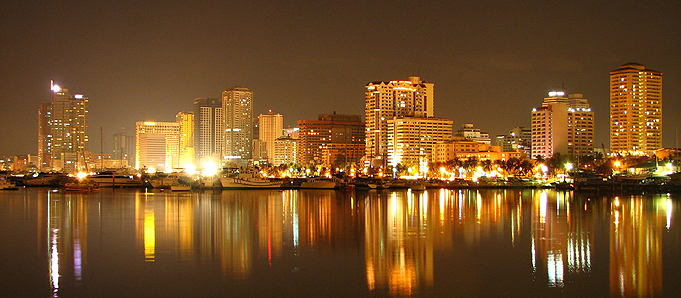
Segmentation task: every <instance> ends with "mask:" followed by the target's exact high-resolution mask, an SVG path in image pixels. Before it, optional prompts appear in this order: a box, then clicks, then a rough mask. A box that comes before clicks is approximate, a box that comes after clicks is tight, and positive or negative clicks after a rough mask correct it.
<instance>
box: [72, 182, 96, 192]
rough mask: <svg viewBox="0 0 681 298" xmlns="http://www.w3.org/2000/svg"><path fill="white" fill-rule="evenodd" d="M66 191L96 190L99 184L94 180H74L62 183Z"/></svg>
mask: <svg viewBox="0 0 681 298" xmlns="http://www.w3.org/2000/svg"><path fill="white" fill-rule="evenodd" d="M64 190H66V191H96V190H99V185H98V184H97V182H94V181H76V182H69V183H66V184H64Z"/></svg>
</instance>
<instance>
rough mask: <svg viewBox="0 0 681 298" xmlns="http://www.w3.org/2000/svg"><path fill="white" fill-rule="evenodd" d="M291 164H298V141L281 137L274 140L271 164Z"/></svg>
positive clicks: (288, 137)
mask: <svg viewBox="0 0 681 298" xmlns="http://www.w3.org/2000/svg"><path fill="white" fill-rule="evenodd" d="M292 163H298V139H294V138H292V137H290V136H283V137H280V138H277V139H276V140H274V162H273V163H272V164H273V165H275V166H278V165H281V164H292Z"/></svg>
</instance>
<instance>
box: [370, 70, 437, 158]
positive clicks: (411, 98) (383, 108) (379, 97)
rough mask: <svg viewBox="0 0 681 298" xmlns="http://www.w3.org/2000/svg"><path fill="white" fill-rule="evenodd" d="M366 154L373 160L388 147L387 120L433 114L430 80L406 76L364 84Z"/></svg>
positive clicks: (384, 152) (431, 115) (383, 154)
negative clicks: (405, 77)
mask: <svg viewBox="0 0 681 298" xmlns="http://www.w3.org/2000/svg"><path fill="white" fill-rule="evenodd" d="M365 87H366V93H365V95H366V96H365V99H366V107H365V117H366V131H365V133H366V153H365V154H366V157H367V159H369V160H374V159H376V158H379V157H381V156H385V155H386V154H387V150H388V133H389V130H388V120H390V119H393V118H394V117H402V116H405V117H433V116H434V110H433V83H428V82H424V81H421V78H419V77H409V80H408V81H389V82H382V81H379V82H371V83H369V84H367V85H366V86H365Z"/></svg>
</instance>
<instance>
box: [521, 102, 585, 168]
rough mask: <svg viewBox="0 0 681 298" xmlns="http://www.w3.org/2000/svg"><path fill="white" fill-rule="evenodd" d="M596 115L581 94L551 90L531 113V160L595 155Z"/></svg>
mask: <svg viewBox="0 0 681 298" xmlns="http://www.w3.org/2000/svg"><path fill="white" fill-rule="evenodd" d="M593 139H594V115H593V112H592V111H591V108H590V107H589V103H588V101H587V100H586V99H584V98H583V97H582V94H570V95H569V96H568V97H565V92H562V91H552V92H549V97H546V98H544V102H543V103H542V106H541V107H539V108H536V109H534V110H533V111H532V158H536V157H537V156H541V157H542V158H550V157H551V156H553V155H554V154H555V153H558V152H560V153H561V154H568V155H570V156H581V155H590V154H593Z"/></svg>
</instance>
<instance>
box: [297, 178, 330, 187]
mask: <svg viewBox="0 0 681 298" xmlns="http://www.w3.org/2000/svg"><path fill="white" fill-rule="evenodd" d="M335 187H336V182H334V181H333V180H330V179H322V178H307V179H305V180H303V182H302V183H301V184H300V188H305V189H333V188H335Z"/></svg>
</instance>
